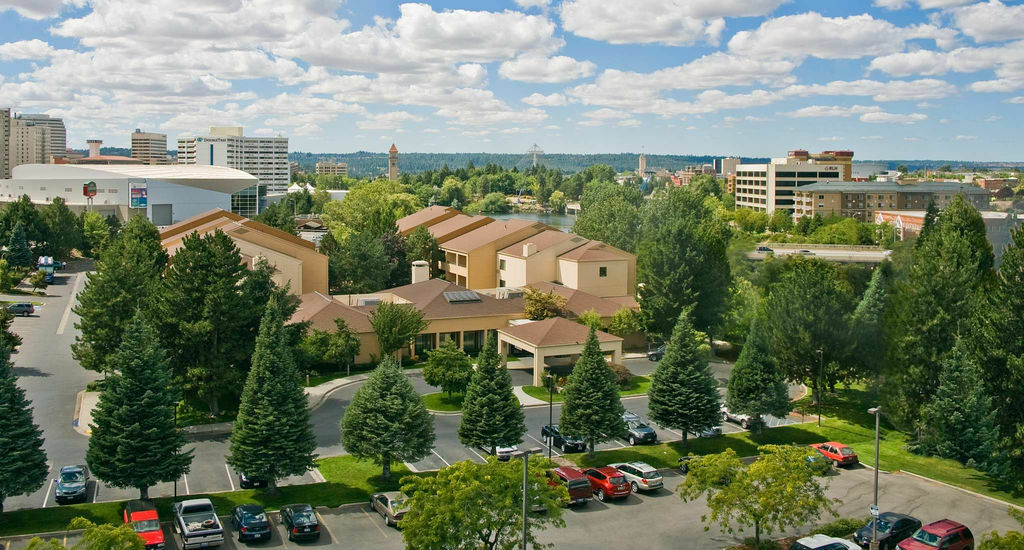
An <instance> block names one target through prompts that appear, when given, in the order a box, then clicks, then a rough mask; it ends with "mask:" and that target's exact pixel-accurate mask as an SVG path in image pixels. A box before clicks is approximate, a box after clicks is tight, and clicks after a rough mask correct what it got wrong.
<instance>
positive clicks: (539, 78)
mask: <svg viewBox="0 0 1024 550" xmlns="http://www.w3.org/2000/svg"><path fill="white" fill-rule="evenodd" d="M596 69H597V65H595V64H594V63H593V62H591V61H577V60H575V59H573V58H571V57H567V56H564V55H558V56H554V57H544V56H543V55H536V54H525V55H521V56H519V57H517V58H515V59H512V60H510V61H506V62H504V63H502V64H501V66H500V67H499V68H498V74H499V75H501V76H502V77H503V78H507V79H509V80H518V81H520V82H547V83H553V82H570V81H572V80H578V79H580V78H584V77H588V76H591V75H593V74H594V71H595V70H596Z"/></svg>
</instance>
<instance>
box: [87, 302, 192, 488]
mask: <svg viewBox="0 0 1024 550" xmlns="http://www.w3.org/2000/svg"><path fill="white" fill-rule="evenodd" d="M109 364H110V370H111V371H113V372H115V373H117V374H115V375H114V376H109V377H107V380H106V384H105V385H104V386H103V392H102V393H100V400H99V404H98V405H97V406H96V410H95V411H94V412H93V417H92V419H93V424H92V425H91V428H92V436H91V437H90V438H89V449H88V451H87V452H86V454H85V459H86V461H87V462H88V463H89V468H90V469H91V470H92V472H93V473H94V474H96V477H98V478H99V479H101V480H103V482H104V483H106V484H107V485H113V486H114V487H121V488H129V487H134V488H136V489H138V490H139V498H141V499H147V498H149V488H150V487H152V486H153V485H156V484H157V483H159V482H162V481H164V482H166V481H174V480H175V479H178V477H180V476H181V475H182V474H185V473H188V470H189V464H191V462H192V451H191V450H189V451H188V452H182V447H183V446H184V445H185V435H184V433H183V432H182V431H181V430H180V429H178V428H177V426H176V425H175V418H174V414H175V413H174V409H175V407H176V406H177V404H178V400H179V399H180V396H179V395H178V390H177V389H176V388H175V387H174V385H173V377H172V376H171V367H170V363H169V362H168V360H167V353H166V352H164V350H163V349H162V348H161V347H160V341H159V339H158V337H157V334H156V331H155V330H153V328H152V327H150V326H149V325H147V324H146V323H145V322H143V321H142V319H141V317H140V316H139V315H136V316H135V317H134V318H132V319H131V320H130V321H129V322H128V323H127V325H126V326H125V327H124V335H123V337H122V340H121V346H120V347H118V348H117V351H116V352H114V353H113V354H112V355H111V356H110V358H109Z"/></svg>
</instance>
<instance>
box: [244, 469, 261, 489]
mask: <svg viewBox="0 0 1024 550" xmlns="http://www.w3.org/2000/svg"><path fill="white" fill-rule="evenodd" d="M266 486H267V480H265V479H263V478H261V477H250V476H247V475H245V472H238V487H239V488H242V489H255V488H257V487H266Z"/></svg>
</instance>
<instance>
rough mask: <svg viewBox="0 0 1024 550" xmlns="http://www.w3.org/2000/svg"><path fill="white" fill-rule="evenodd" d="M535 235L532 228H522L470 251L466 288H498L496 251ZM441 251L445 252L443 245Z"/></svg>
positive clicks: (535, 232)
mask: <svg viewBox="0 0 1024 550" xmlns="http://www.w3.org/2000/svg"><path fill="white" fill-rule="evenodd" d="M537 233H538V230H537V229H534V227H533V226H528V227H524V228H522V229H520V230H519V231H514V232H512V233H509V234H507V235H503V236H502V237H500V238H498V239H496V240H494V241H491V242H490V243H488V244H485V245H484V246H481V247H479V248H477V249H476V250H472V251H470V252H469V254H467V259H466V270H467V272H468V277H467V279H466V287H467V288H469V289H472V290H476V289H483V288H494V287H496V286H498V251H499V250H501V249H502V248H505V247H506V246H509V245H511V244H513V243H517V242H519V241H521V240H523V239H525V238H527V237H530V236H532V235H535V234H537ZM441 249H442V250H445V248H444V246H443V245H442V246H441ZM445 251H446V252H448V250H445Z"/></svg>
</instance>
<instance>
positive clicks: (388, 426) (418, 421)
mask: <svg viewBox="0 0 1024 550" xmlns="http://www.w3.org/2000/svg"><path fill="white" fill-rule="evenodd" d="M341 443H342V445H343V446H344V447H345V450H346V451H347V452H348V453H350V454H351V455H352V456H355V457H356V458H359V459H368V460H372V461H373V462H374V464H377V465H380V466H381V467H382V468H383V476H384V479H390V478H391V463H392V462H396V461H397V462H415V461H417V460H420V459H422V458H423V457H425V456H427V455H428V454H430V450H431V449H433V448H434V419H433V417H431V416H430V413H428V412H427V408H426V406H425V405H424V404H423V399H422V398H421V397H420V395H419V394H418V393H416V390H415V388H413V386H412V382H410V381H409V379H408V378H407V377H406V376H405V374H403V373H402V368H401V367H400V366H399V364H398V362H397V361H395V360H394V358H392V357H390V356H384V358H383V359H382V360H381V362H380V364H379V365H377V368H376V369H374V371H373V372H372V373H370V378H369V379H368V380H367V381H366V383H365V384H363V386H362V387H361V388H359V390H358V391H356V394H355V396H354V397H353V398H352V403H351V404H349V406H348V408H347V409H345V416H344V417H343V418H342V419H341Z"/></svg>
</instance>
